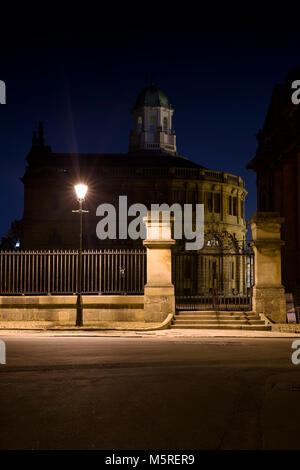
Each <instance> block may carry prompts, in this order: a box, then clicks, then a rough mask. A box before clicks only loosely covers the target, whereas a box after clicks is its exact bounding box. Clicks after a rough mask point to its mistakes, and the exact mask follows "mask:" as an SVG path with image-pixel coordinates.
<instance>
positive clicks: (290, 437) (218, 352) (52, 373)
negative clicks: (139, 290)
mask: <svg viewBox="0 0 300 470" xmlns="http://www.w3.org/2000/svg"><path fill="white" fill-rule="evenodd" d="M0 339H1V340H4V341H5V343H6V353H7V363H6V365H0V423H1V426H0V449H113V450H123V449H129V450H133V449H134V450H136V449H137V450H139V449H149V450H150V449H151V450H152V449H153V450H154V449H160V450H165V449H173V450H175V449H176V450H179V449H181V450H185V449H273V448H275V449H278V448H282V449H299V448H300V440H299V435H300V434H299V431H300V365H299V366H295V365H293V364H292V362H291V353H292V350H291V344H292V338H291V339H286V338H284V339H282V338H279V339H277V338H274V339H273V338H228V337H224V338H203V337H201V338H194V337H171V336H170V337H168V336H165V337H154V336H153V337H151V336H147V335H143V334H141V335H140V336H139V335H133V336H132V337H130V336H128V335H127V336H123V337H122V335H120V337H116V336H114V337H110V336H108V335H106V336H105V335H104V336H103V337H102V336H92V335H91V336H88V337H87V336H81V337H79V336H65V335H63V334H62V333H60V334H57V335H55V334H52V335H45V334H24V335H20V334H16V335H8V336H5V335H3V334H2V335H1V336H0Z"/></svg>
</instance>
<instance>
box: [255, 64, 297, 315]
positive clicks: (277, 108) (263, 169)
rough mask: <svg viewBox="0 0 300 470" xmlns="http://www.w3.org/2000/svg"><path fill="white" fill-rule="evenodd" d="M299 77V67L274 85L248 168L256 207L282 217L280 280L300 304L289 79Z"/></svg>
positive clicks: (294, 121) (293, 124)
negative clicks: (254, 176)
mask: <svg viewBox="0 0 300 470" xmlns="http://www.w3.org/2000/svg"><path fill="white" fill-rule="evenodd" d="M299 77H300V68H298V69H297V70H295V71H294V72H292V73H290V74H288V76H287V78H286V81H285V83H284V84H280V85H276V87H275V88H274V91H273V95H272V98H271V102H270V105H269V109H268V113H267V116H266V119H265V122H264V125H263V128H262V129H261V130H260V131H259V133H258V134H257V140H258V149H257V152H256V155H255V157H254V158H253V159H252V160H251V162H250V163H249V164H248V168H249V169H251V170H254V171H255V172H256V174H257V201H258V211H259V212H273V211H276V212H278V213H279V214H280V216H281V217H283V218H284V222H283V224H282V227H281V238H282V240H283V241H284V242H285V245H284V246H283V247H282V254H281V265H282V282H283V285H284V286H285V288H286V291H287V292H292V293H293V294H294V300H295V302H296V304H297V305H299V306H300V132H299V131H300V105H295V104H293V103H292V99H291V97H292V92H293V90H292V82H293V81H294V80H297V79H299Z"/></svg>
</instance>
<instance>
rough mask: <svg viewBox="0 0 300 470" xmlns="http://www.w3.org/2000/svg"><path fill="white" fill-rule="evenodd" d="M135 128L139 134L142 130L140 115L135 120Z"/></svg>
mask: <svg viewBox="0 0 300 470" xmlns="http://www.w3.org/2000/svg"><path fill="white" fill-rule="evenodd" d="M137 130H138V133H139V134H141V133H142V130H143V118H142V116H139V117H138V121H137Z"/></svg>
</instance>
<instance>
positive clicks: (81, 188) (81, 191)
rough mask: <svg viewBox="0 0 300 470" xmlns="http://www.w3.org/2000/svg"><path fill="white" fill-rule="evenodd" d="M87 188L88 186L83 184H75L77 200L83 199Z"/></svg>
mask: <svg viewBox="0 0 300 470" xmlns="http://www.w3.org/2000/svg"><path fill="white" fill-rule="evenodd" d="M87 190H88V187H87V186H86V185H85V184H76V186H75V191H76V195H77V198H78V200H79V201H83V200H84V198H85V196H86V193H87Z"/></svg>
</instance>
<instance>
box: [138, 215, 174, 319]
mask: <svg viewBox="0 0 300 470" xmlns="http://www.w3.org/2000/svg"><path fill="white" fill-rule="evenodd" d="M152 215H153V214H152ZM159 215H160V217H158V216H156V217H152V219H151V217H150V215H148V217H147V218H145V219H144V222H145V224H146V228H147V239H146V240H144V241H143V244H144V246H145V247H146V248H147V284H146V285H145V290H144V315H145V321H146V322H156V321H159V322H162V321H164V320H165V319H166V317H167V316H168V315H169V314H172V315H174V314H175V292H174V285H173V284H172V246H173V245H175V243H176V242H175V240H173V239H172V238H171V223H172V219H171V222H168V221H164V220H162V217H161V212H160V213H159Z"/></svg>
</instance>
